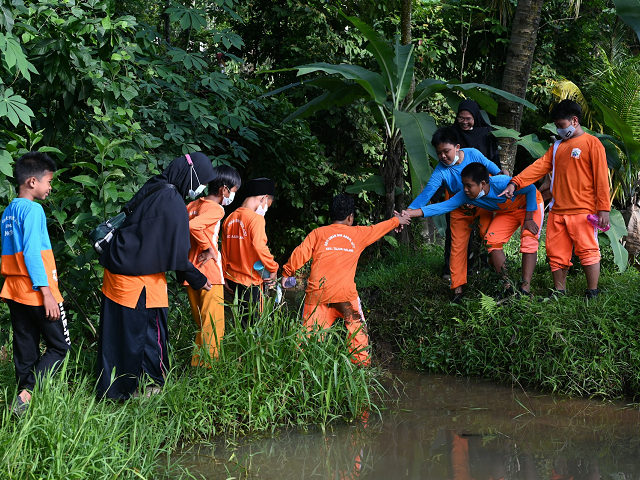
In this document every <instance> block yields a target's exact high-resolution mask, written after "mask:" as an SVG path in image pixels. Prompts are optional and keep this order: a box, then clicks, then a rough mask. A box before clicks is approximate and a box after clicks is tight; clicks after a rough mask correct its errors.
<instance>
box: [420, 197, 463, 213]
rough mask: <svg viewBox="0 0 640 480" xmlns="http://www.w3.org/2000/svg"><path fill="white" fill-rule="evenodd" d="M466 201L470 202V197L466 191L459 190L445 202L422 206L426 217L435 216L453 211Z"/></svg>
mask: <svg viewBox="0 0 640 480" xmlns="http://www.w3.org/2000/svg"><path fill="white" fill-rule="evenodd" d="M465 203H469V199H468V198H467V196H466V195H465V193H464V192H458V193H456V194H455V195H454V196H453V197H451V198H450V199H449V200H447V201H445V202H439V203H433V204H431V205H427V206H426V207H422V213H423V214H424V216H425V218H426V217H435V216H436V215H442V214H443V213H449V212H453V211H454V210H455V209H456V208H458V207H461V206H462V205H464V204H465Z"/></svg>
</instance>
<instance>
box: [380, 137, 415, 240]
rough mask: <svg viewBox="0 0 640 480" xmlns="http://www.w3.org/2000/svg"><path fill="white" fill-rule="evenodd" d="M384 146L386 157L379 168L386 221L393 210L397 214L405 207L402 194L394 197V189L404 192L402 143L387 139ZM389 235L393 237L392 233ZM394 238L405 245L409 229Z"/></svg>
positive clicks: (396, 139) (400, 140) (399, 140)
mask: <svg viewBox="0 0 640 480" xmlns="http://www.w3.org/2000/svg"><path fill="white" fill-rule="evenodd" d="M394 140H395V141H394ZM385 144H386V145H385V146H386V155H385V160H384V163H383V164H382V167H381V168H380V173H381V175H382V180H383V182H384V190H385V211H384V217H385V219H386V218H391V217H392V216H393V211H394V210H396V211H398V212H400V211H402V210H404V209H405V207H406V205H405V201H404V193H401V194H400V195H396V188H399V189H400V191H403V190H404V155H405V152H404V142H403V141H402V139H401V138H395V139H394V138H387V139H386V141H385ZM391 235H394V232H392V233H391ZM395 237H396V239H397V240H398V241H399V242H401V243H407V242H408V241H409V229H408V228H404V229H402V231H401V232H400V233H399V234H395Z"/></svg>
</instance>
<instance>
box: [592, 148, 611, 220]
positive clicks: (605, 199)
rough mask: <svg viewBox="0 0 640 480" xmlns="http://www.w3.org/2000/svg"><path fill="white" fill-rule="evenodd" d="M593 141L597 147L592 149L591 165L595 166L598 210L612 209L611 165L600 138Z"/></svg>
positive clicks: (594, 177)
mask: <svg viewBox="0 0 640 480" xmlns="http://www.w3.org/2000/svg"><path fill="white" fill-rule="evenodd" d="M595 140H596V141H595V142H593V143H594V144H595V147H594V148H593V149H592V151H591V155H593V157H592V158H591V167H592V168H593V179H594V182H595V185H594V187H595V191H596V210H597V211H601V210H604V211H606V212H608V211H610V210H611V199H610V198H609V166H608V165H607V154H606V152H605V149H604V146H603V145H602V142H600V140H599V139H597V138H596V139H595Z"/></svg>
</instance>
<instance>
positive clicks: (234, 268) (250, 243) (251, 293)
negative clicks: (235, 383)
mask: <svg viewBox="0 0 640 480" xmlns="http://www.w3.org/2000/svg"><path fill="white" fill-rule="evenodd" d="M274 195H275V183H274V182H273V180H269V179H268V178H258V179H255V180H249V181H248V182H246V183H245V184H244V185H243V186H242V188H241V189H240V191H239V192H238V196H239V197H240V198H238V200H236V202H235V203H236V204H237V203H240V202H242V203H241V204H240V206H239V207H238V208H237V209H236V210H235V211H233V212H232V213H231V214H230V215H229V217H227V219H226V220H225V221H224V225H223V227H222V229H223V234H222V268H223V271H224V276H225V280H226V283H227V286H228V287H229V289H230V290H231V291H232V292H233V295H236V296H237V297H238V299H239V301H240V302H241V306H242V307H244V310H243V313H242V325H243V326H244V327H246V326H248V324H249V322H250V321H251V320H252V319H255V318H256V317H257V316H259V312H260V311H261V310H262V297H263V295H262V286H263V285H264V284H267V285H272V284H274V283H275V279H276V275H277V272H278V264H277V263H276V262H275V260H274V259H273V255H271V252H270V251H269V247H267V234H266V232H265V219H264V215H265V213H267V210H268V209H269V207H270V206H271V204H272V203H273V200H274ZM258 261H260V262H262V265H263V267H264V269H263V270H264V272H267V273H268V274H269V275H268V278H263V276H262V275H261V273H260V272H258V271H257V270H255V269H254V265H255V264H256V262H258Z"/></svg>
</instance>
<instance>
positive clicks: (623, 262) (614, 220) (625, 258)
mask: <svg viewBox="0 0 640 480" xmlns="http://www.w3.org/2000/svg"><path fill="white" fill-rule="evenodd" d="M609 225H610V228H609V230H607V231H606V232H605V234H606V235H607V237H608V238H609V242H610V244H611V250H613V261H614V262H615V264H616V265H617V266H618V268H619V269H620V271H621V272H624V271H625V270H626V269H627V264H628V263H629V252H627V250H626V249H625V248H624V247H623V246H622V237H624V236H625V235H627V233H628V232H627V227H626V225H625V223H624V218H623V217H622V214H621V213H620V212H619V211H618V210H616V209H614V208H612V209H611V213H610V214H609Z"/></svg>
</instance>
